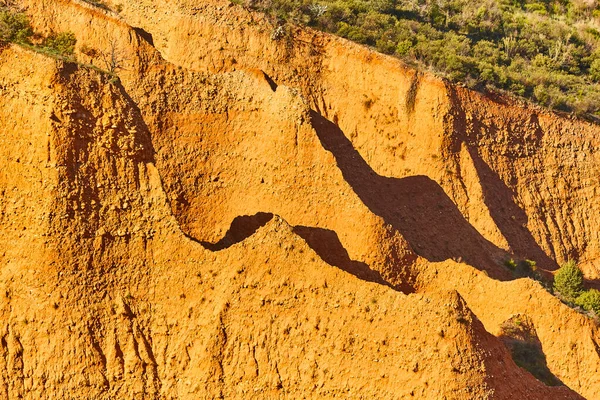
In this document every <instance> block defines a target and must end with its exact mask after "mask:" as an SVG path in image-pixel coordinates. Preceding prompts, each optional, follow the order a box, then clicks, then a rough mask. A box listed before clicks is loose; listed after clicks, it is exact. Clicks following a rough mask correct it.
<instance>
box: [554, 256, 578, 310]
mask: <svg viewBox="0 0 600 400" xmlns="http://www.w3.org/2000/svg"><path fill="white" fill-rule="evenodd" d="M554 291H555V292H557V293H560V295H561V296H562V297H563V298H564V299H565V300H567V301H569V302H575V301H576V299H577V298H578V297H579V296H580V295H581V294H582V292H583V273H582V272H581V270H580V269H579V267H577V264H575V262H574V261H568V262H567V263H565V264H564V265H563V266H562V267H560V269H559V270H558V272H557V273H556V275H555V276H554Z"/></svg>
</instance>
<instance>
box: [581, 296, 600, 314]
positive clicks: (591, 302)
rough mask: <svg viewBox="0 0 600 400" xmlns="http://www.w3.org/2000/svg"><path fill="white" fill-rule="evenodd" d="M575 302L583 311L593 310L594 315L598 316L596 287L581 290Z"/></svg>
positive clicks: (598, 298)
mask: <svg viewBox="0 0 600 400" xmlns="http://www.w3.org/2000/svg"><path fill="white" fill-rule="evenodd" d="M575 304H577V305H578V306H580V307H582V308H583V309H584V310H585V311H588V312H593V313H594V314H595V316H600V291H598V290H596V289H590V290H587V291H585V292H583V293H582V294H581V295H579V297H578V298H577V300H575Z"/></svg>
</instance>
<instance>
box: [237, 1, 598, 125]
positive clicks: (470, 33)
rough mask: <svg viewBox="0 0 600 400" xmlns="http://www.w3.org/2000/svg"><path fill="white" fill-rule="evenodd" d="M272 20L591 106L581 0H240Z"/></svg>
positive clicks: (588, 37) (589, 13) (587, 17)
mask: <svg viewBox="0 0 600 400" xmlns="http://www.w3.org/2000/svg"><path fill="white" fill-rule="evenodd" d="M241 4H244V5H246V6H247V7H249V8H251V9H255V10H260V11H262V12H265V13H267V14H269V15H270V16H272V17H273V18H274V19H275V20H276V21H277V24H279V26H280V28H278V29H279V30H278V31H277V35H284V34H285V30H286V27H285V24H286V23H287V22H292V23H296V24H304V25H308V26H312V27H315V28H317V29H321V30H324V31H326V32H331V33H335V34H337V35H340V36H342V37H345V38H348V39H350V40H353V41H355V42H358V43H363V44H367V45H369V46H373V47H375V48H376V49H377V50H378V51H380V52H383V53H386V54H393V55H396V56H398V57H401V58H402V59H403V60H405V61H408V62H410V63H414V64H415V65H417V66H420V67H421V68H427V69H430V70H432V71H435V72H436V73H438V74H440V75H442V76H445V77H447V78H449V79H450V80H452V81H454V82H464V83H466V84H467V85H468V86H469V87H473V88H479V89H484V88H486V87H487V88H492V89H493V88H496V89H504V90H508V91H510V92H512V93H514V94H516V95H518V96H523V97H526V98H528V99H531V100H533V101H535V102H536V103H539V104H542V105H544V106H547V107H550V108H553V109H556V110H561V111H571V112H575V113H577V114H579V115H589V114H592V115H594V116H598V115H599V114H598V112H599V111H600V98H599V95H598V92H599V86H598V83H597V82H598V81H599V80H600V47H599V45H600V30H599V28H600V5H599V4H598V2H597V1H595V0H592V1H587V0H575V1H569V0H543V1H535V0H486V1H483V2H481V1H475V2H474V1H467V0H442V1H439V0H435V1H429V0H422V1H416V0H380V1H370V0H358V1H354V0H353V1H350V0H320V1H312V0H273V1H272V0H268V1H261V0H247V1H241Z"/></svg>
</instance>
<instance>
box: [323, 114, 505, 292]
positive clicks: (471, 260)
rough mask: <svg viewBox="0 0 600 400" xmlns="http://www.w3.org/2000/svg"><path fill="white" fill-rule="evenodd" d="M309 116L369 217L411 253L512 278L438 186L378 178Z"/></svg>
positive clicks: (338, 135) (330, 126) (338, 136)
mask: <svg viewBox="0 0 600 400" xmlns="http://www.w3.org/2000/svg"><path fill="white" fill-rule="evenodd" d="M311 117H312V124H313V127H314V129H315V130H316V132H317V135H318V137H319V139H320V141H321V143H322V145H323V147H324V148H325V149H326V150H328V151H330V152H331V153H332V154H333V156H334V157H335V159H336V161H337V164H338V167H339V168H340V170H341V172H342V175H343V176H344V179H345V180H346V181H347V182H348V183H349V184H350V186H351V187H352V188H353V190H354V192H355V193H356V194H357V195H358V196H359V197H360V199H361V200H362V201H363V203H364V204H365V205H366V206H367V207H369V209H370V210H371V211H372V212H373V213H375V214H376V215H379V216H380V217H381V218H383V219H384V221H385V222H386V223H387V224H389V225H391V226H392V227H393V228H394V229H396V230H397V231H399V232H400V233H401V234H402V235H403V236H404V238H405V239H406V240H407V241H408V242H409V244H410V245H411V247H412V248H413V250H414V251H415V253H417V254H418V255H420V256H422V257H424V258H426V259H427V260H429V261H431V262H439V261H444V260H447V259H453V260H456V261H460V262H465V263H467V264H469V265H471V266H473V267H475V268H477V269H479V270H485V271H487V272H488V274H489V275H490V276H491V277H493V278H495V279H500V280H509V279H511V278H512V276H511V274H510V273H509V271H507V270H505V269H504V268H503V267H501V266H499V260H501V259H502V258H503V257H505V256H506V253H505V252H504V251H503V250H502V249H500V248H498V247H497V246H495V245H494V244H493V243H491V242H489V241H488V240H486V239H485V238H484V237H483V236H482V235H481V234H480V233H479V232H478V231H477V230H476V229H475V228H474V227H473V226H472V225H471V224H469V222H468V221H467V220H466V219H465V218H464V217H463V215H462V214H461V213H460V211H459V210H458V208H457V207H456V205H455V204H454V202H452V200H451V199H450V198H449V197H448V195H447V194H446V193H445V192H444V190H443V189H442V188H441V186H440V185H439V184H438V183H437V182H435V181H434V180H432V179H430V178H429V177H427V176H422V175H421V176H411V177H407V178H401V179H400V178H388V177H384V176H380V175H378V174H377V173H376V172H375V171H373V169H372V168H371V167H370V166H369V165H368V164H367V162H366V161H365V160H364V159H363V158H362V157H361V155H360V154H359V153H358V151H356V149H354V147H353V146H352V143H351V142H350V141H349V140H348V139H347V138H346V136H345V135H344V133H343V132H342V131H341V130H340V129H339V128H338V126H337V125H335V124H334V123H332V122H330V121H328V120H327V119H325V118H324V117H322V116H321V115H319V114H318V113H316V112H314V111H312V112H311Z"/></svg>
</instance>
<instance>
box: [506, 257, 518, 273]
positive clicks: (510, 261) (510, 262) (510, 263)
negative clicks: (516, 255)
mask: <svg viewBox="0 0 600 400" xmlns="http://www.w3.org/2000/svg"><path fill="white" fill-rule="evenodd" d="M504 266H505V267H506V268H508V269H510V270H512V271H514V270H515V269H516V268H517V263H516V261H515V260H513V259H512V258H511V259H508V260H505V261H504Z"/></svg>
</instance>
